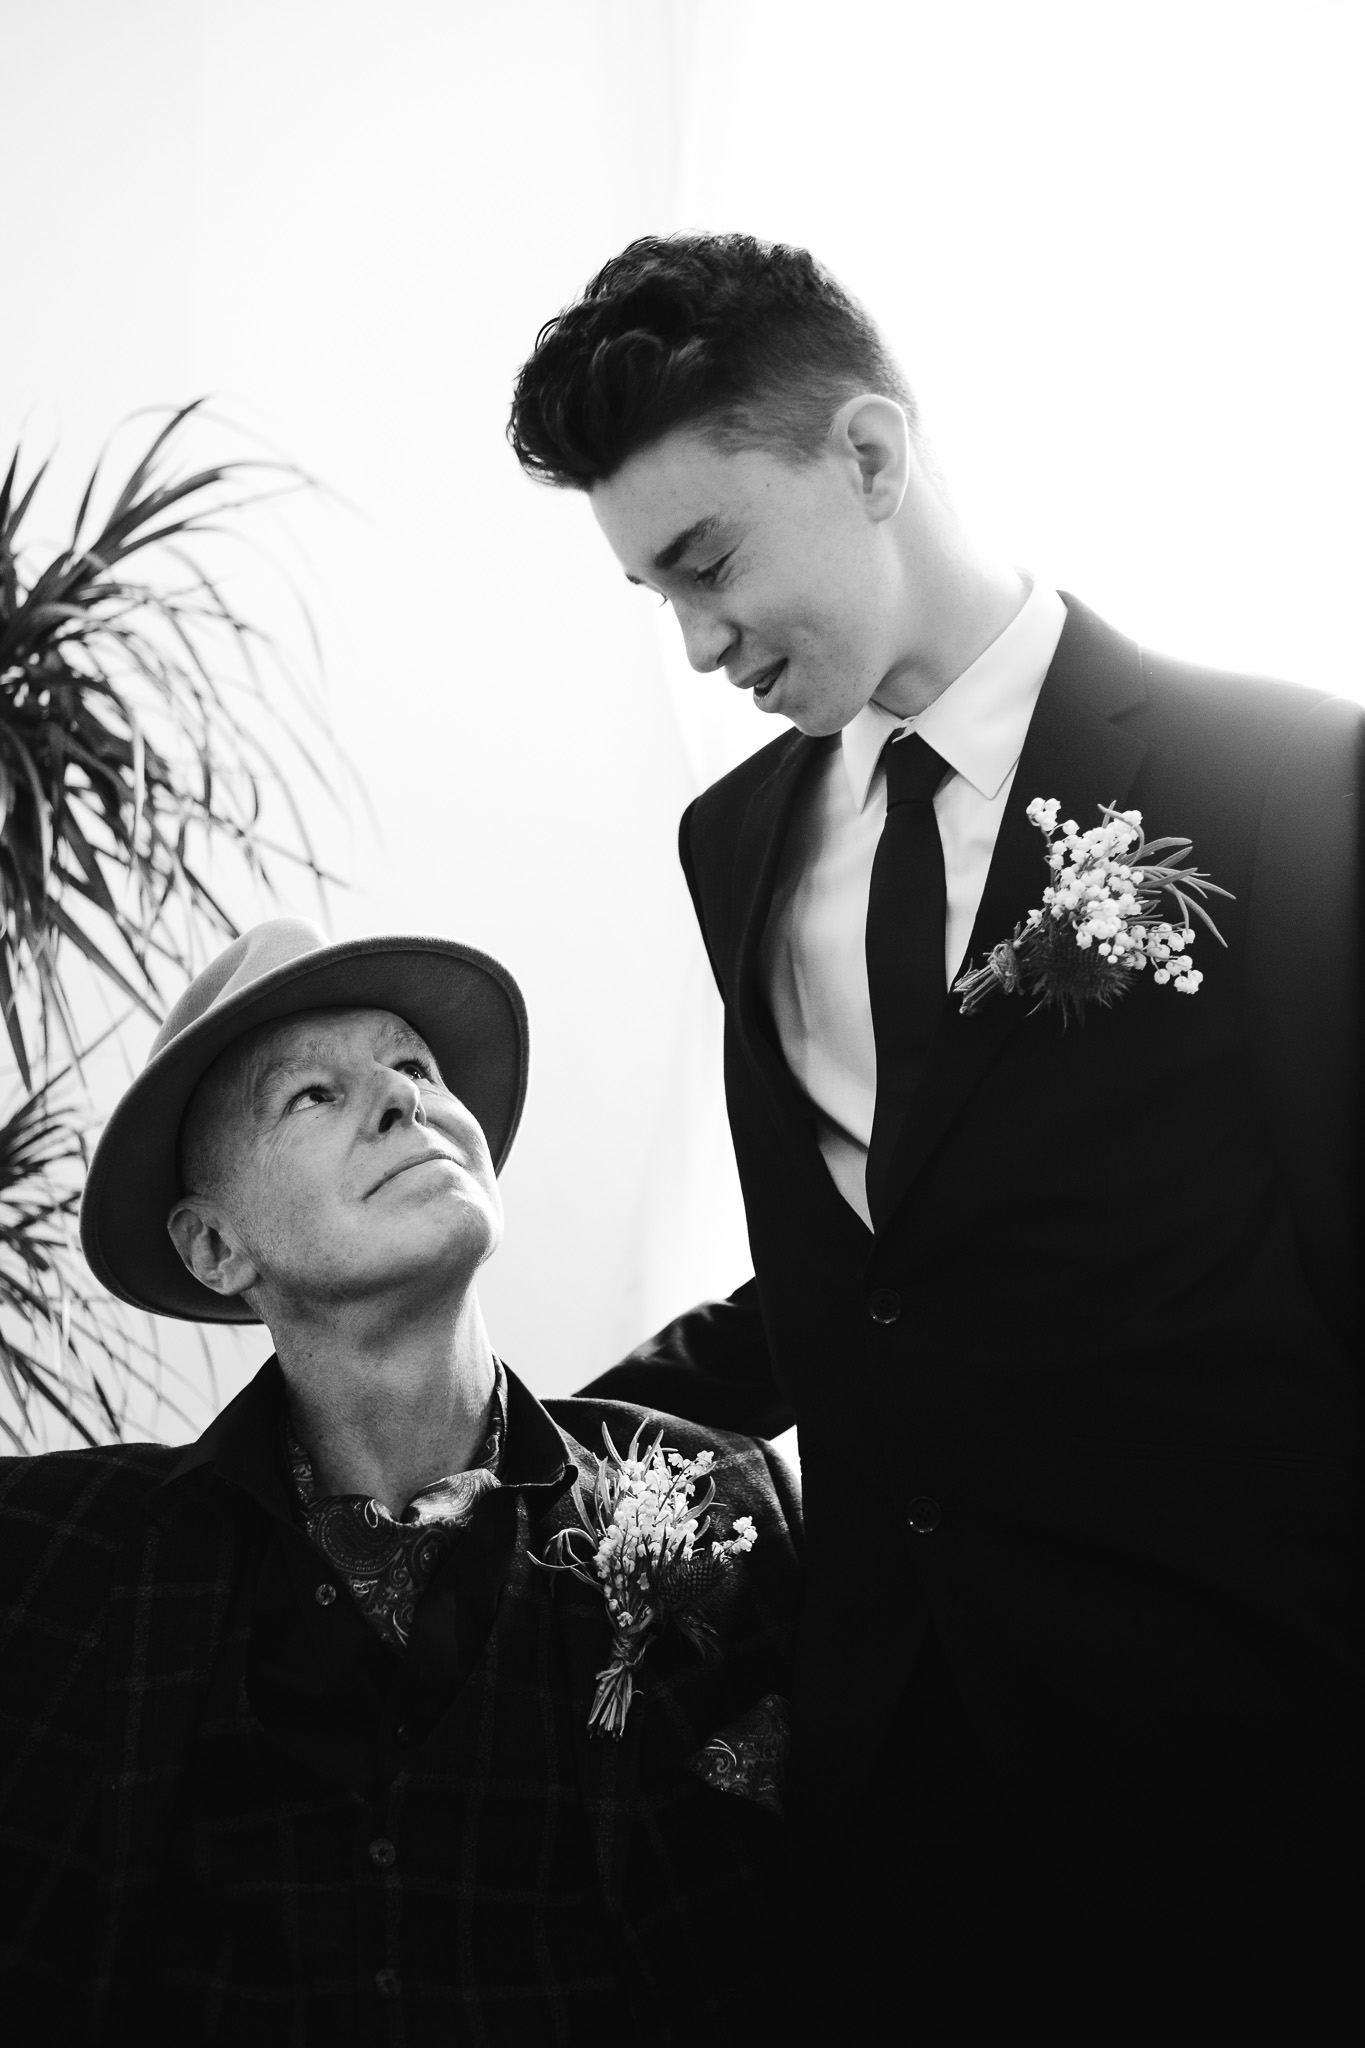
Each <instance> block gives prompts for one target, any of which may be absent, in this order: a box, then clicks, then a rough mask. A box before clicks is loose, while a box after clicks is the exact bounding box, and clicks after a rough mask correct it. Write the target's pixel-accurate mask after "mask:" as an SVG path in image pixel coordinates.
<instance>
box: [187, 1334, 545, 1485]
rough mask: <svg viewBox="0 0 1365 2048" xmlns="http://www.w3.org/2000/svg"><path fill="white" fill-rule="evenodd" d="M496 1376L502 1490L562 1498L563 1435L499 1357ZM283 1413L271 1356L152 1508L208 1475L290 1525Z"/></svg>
mask: <svg viewBox="0 0 1365 2048" xmlns="http://www.w3.org/2000/svg"><path fill="white" fill-rule="evenodd" d="M498 1373H499V1379H498V1388H499V1391H500V1392H501V1393H502V1394H503V1401H504V1410H503V1412H504V1416H505V1422H506V1434H505V1437H504V1440H503V1445H502V1469H501V1473H500V1480H501V1483H502V1485H503V1486H505V1487H512V1488H515V1489H517V1490H518V1491H521V1492H542V1493H545V1494H547V1495H550V1496H551V1497H554V1496H557V1495H558V1494H560V1493H563V1492H564V1491H565V1489H566V1488H567V1487H568V1486H570V1485H571V1484H572V1482H573V1480H574V1479H575V1478H576V1477H577V1471H578V1467H577V1464H576V1462H575V1460H574V1457H573V1454H572V1452H571V1451H570V1449H569V1448H568V1444H567V1442H566V1439H565V1437H564V1435H563V1434H562V1432H561V1431H560V1429H559V1428H558V1427H557V1425H556V1424H555V1423H554V1422H553V1421H552V1419H551V1418H550V1416H549V1415H548V1414H547V1413H546V1411H545V1410H544V1408H542V1407H541V1405H540V1403H539V1401H537V1399H536V1397H535V1395H534V1394H532V1393H531V1391H530V1390H529V1388H527V1387H525V1386H523V1385H522V1383H521V1381H520V1380H519V1379H518V1378H517V1376H516V1374H515V1373H514V1372H511V1371H510V1370H508V1368H507V1367H505V1366H504V1365H503V1364H502V1362H501V1360H499V1361H498ZM288 1412H289V1408H288V1397H287V1393H286V1390H285V1383H284V1374H283V1373H282V1372H281V1371H280V1366H279V1361H278V1359H276V1358H274V1357H271V1358H268V1359H267V1360H266V1362H265V1364H264V1365H263V1366H262V1367H261V1369H260V1371H259V1372H258V1373H257V1374H256V1376H255V1378H254V1379H252V1380H250V1381H249V1382H248V1384H247V1385H246V1386H245V1387H243V1389H242V1391H241V1393H240V1394H238V1395H237V1396H236V1398H235V1399H234V1400H232V1401H229V1403H228V1405H227V1407H226V1408H225V1409H224V1410H223V1412H222V1414H221V1415H218V1416H216V1417H215V1419H214V1420H213V1421H212V1422H211V1423H210V1424H209V1426H208V1428H207V1429H206V1430H205V1431H204V1433H203V1435H202V1436H201V1437H200V1438H199V1439H198V1440H197V1442H195V1443H192V1444H190V1445H189V1446H188V1448H187V1449H186V1450H185V1452H184V1454H183V1455H182V1456H181V1457H180V1458H179V1459H178V1461H177V1462H176V1464H175V1465H174V1466H173V1467H172V1468H171V1470H170V1472H169V1473H168V1474H167V1476H166V1478H165V1479H164V1480H163V1481H162V1483H161V1485H160V1486H159V1487H158V1488H157V1490H156V1493H155V1494H154V1495H153V1501H154V1502H155V1503H156V1505H157V1506H158V1507H167V1508H168V1507H170V1505H171V1504H172V1502H173V1501H174V1499H175V1497H176V1495H177V1494H178V1493H179V1492H180V1490H181V1488H182V1486H183V1484H184V1483H185V1482H186V1481H188V1480H190V1479H192V1478H193V1477H194V1475H195V1474H197V1473H202V1472H209V1473H212V1474H214V1475H215V1476H216V1477H217V1478H219V1479H221V1480H225V1481H226V1482H227V1484H228V1485H229V1486H235V1487H237V1488H238V1489H239V1490H240V1491H241V1492H243V1493H246V1494H247V1495H249V1496H250V1497H251V1499H253V1500H254V1501H256V1502H257V1504H258V1505H259V1506H261V1507H263V1508H265V1509H266V1511H267V1512H268V1513H270V1514H273V1515H275V1516H277V1517H278V1518H279V1519H281V1520H283V1521H287V1522H290V1523H292V1522H293V1521H294V1519H295V1500H296V1496H295V1492H294V1487H293V1483H292V1480H291V1476H290V1471H289V1463H288V1458H287V1455H286V1450H285V1421H286V1418H287V1416H288ZM551 1489H553V1493H552V1494H551ZM547 1504H548V1501H546V1502H543V1503H542V1505H547ZM153 1512H154V1513H155V1512H156V1507H154V1508H153Z"/></svg>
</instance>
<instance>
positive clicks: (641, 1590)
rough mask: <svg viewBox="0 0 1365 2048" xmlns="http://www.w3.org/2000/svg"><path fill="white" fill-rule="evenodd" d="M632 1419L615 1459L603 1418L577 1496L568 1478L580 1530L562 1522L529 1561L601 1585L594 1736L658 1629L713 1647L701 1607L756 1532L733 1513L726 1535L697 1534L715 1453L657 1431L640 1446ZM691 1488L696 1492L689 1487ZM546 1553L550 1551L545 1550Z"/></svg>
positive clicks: (621, 1721)
mask: <svg viewBox="0 0 1365 2048" xmlns="http://www.w3.org/2000/svg"><path fill="white" fill-rule="evenodd" d="M644 1429H645V1425H644V1424H643V1423H641V1425H640V1427H639V1429H637V1430H636V1432H635V1435H634V1436H633V1437H632V1438H631V1442H630V1449H629V1450H628V1451H627V1452H626V1454H625V1456H624V1457H623V1456H622V1455H621V1453H620V1452H619V1451H618V1450H617V1448H616V1446H615V1444H614V1443H613V1442H612V1440H611V1432H610V1431H609V1430H608V1428H607V1425H606V1424H605V1422H604V1423H603V1425H602V1439H603V1442H604V1443H605V1444H606V1447H607V1455H606V1457H605V1458H599V1459H598V1460H597V1479H596V1483H595V1484H594V1486H593V1488H592V1490H591V1492H590V1493H589V1494H588V1495H587V1497H586V1499H585V1497H584V1486H583V1482H582V1480H581V1479H580V1480H579V1481H578V1482H577V1483H576V1484H575V1486H574V1505H575V1507H576V1508H577V1510H578V1519H579V1522H580V1524H581V1525H582V1526H581V1527H579V1528H576V1529H574V1528H570V1529H561V1530H560V1531H559V1533H558V1535H556V1536H554V1537H552V1538H551V1540H550V1543H549V1545H548V1546H547V1555H546V1556H545V1557H544V1558H543V1559H539V1560H537V1561H538V1562H540V1563H543V1564H544V1565H546V1566H547V1567H548V1568H549V1570H551V1571H563V1572H572V1573H573V1575H574V1577H575V1578H577V1579H581V1580H582V1581H583V1583H584V1585H585V1586H593V1587H596V1588H598V1589H600V1591H601V1593H602V1596H603V1598H604V1600H605V1602H606V1608H607V1618H608V1620H609V1622H610V1624H611V1661H610V1663H609V1664H608V1665H607V1666H606V1668H605V1670H602V1671H599V1672H598V1673H597V1693H596V1697H595V1698H594V1700H593V1703H592V1712H591V1713H590V1714H589V1716H588V1727H589V1729H592V1730H595V1731H596V1732H597V1733H598V1734H599V1735H614V1736H618V1737H619V1735H620V1733H621V1731H622V1729H623V1728H624V1727H625V1725H626V1715H627V1714H628V1713H629V1711H630V1702H631V1695H632V1693H633V1691H634V1684H635V1680H634V1674H635V1672H636V1671H637V1669H638V1668H639V1665H640V1660H641V1659H642V1657H643V1656H644V1654H645V1651H646V1650H647V1649H648V1648H649V1646H650V1644H651V1642H653V1640H654V1638H655V1637H656V1636H657V1635H658V1634H659V1632H660V1630H661V1629H662V1628H663V1627H664V1626H665V1625H666V1624H668V1623H672V1625H673V1626H674V1627H675V1628H677V1629H678V1630H679V1631H680V1632H681V1634H682V1635H684V1636H685V1637H686V1638H687V1640H688V1642H690V1643H691V1644H693V1645H694V1647H695V1648H696V1649H698V1650H699V1651H700V1652H701V1654H702V1655H703V1656H704V1657H711V1656H714V1655H715V1654H716V1650H717V1647H718V1646H717V1642H716V1634H715V1630H714V1629H713V1628H712V1627H711V1624H710V1622H709V1621H708V1620H707V1618H706V1608H707V1605H708V1603H709V1602H710V1600H711V1598H712V1596H713V1595H714V1594H715V1592H716V1589H717V1587H718V1586H719V1585H720V1582H721V1580H722V1579H723V1578H724V1577H725V1576H726V1574H727V1573H728V1572H729V1571H730V1570H731V1569H732V1568H733V1565H734V1561H735V1559H736V1558H737V1557H742V1556H743V1555H744V1553H745V1552H746V1551H748V1550H752V1549H753V1547H754V1544H755V1543H756V1542H757V1540H758V1531H757V1530H756V1529H755V1527H754V1525H753V1521H752V1519H751V1518H750V1516H748V1515H741V1516H739V1518H738V1520H737V1521H736V1522H735V1523H734V1534H733V1535H732V1536H731V1537H730V1538H729V1540H728V1541H725V1542H721V1541H718V1540H715V1539H713V1540H712V1541H711V1542H710V1543H708V1542H706V1540H705V1539H706V1537H707V1535H708V1533H709V1531H710V1529H711V1523H712V1516H711V1512H710V1511H711V1509H712V1507H713V1506H714V1504H715V1498H716V1488H715V1482H714V1480H712V1478H711V1477H710V1472H711V1467H712V1465H713V1464H714V1463H715V1453H714V1451H699V1452H698V1454H697V1456H696V1457H695V1458H684V1457H683V1456H682V1455H681V1453H680V1452H678V1451H666V1450H665V1449H664V1444H663V1432H662V1431H660V1432H659V1434H658V1435H657V1436H656V1437H655V1438H654V1440H653V1442H652V1443H649V1444H646V1446H645V1447H644V1449H643V1450H641V1448H640V1438H641V1436H642V1435H643V1434H644ZM698 1486H700V1487H701V1489H702V1491H701V1493H700V1495H699V1497H698V1498H697V1499H695V1500H694V1499H693V1497H692V1496H693V1493H694V1491H695V1490H696V1488H697V1487H698ZM551 1552H555V1553H557V1555H550V1554H549V1553H551Z"/></svg>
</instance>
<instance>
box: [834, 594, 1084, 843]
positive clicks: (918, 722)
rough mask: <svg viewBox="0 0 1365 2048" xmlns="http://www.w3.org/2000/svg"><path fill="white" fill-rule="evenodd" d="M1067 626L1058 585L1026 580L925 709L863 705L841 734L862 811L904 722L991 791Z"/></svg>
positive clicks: (1009, 763)
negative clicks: (987, 637)
mask: <svg viewBox="0 0 1365 2048" xmlns="http://www.w3.org/2000/svg"><path fill="white" fill-rule="evenodd" d="M1065 624H1066V606H1065V605H1064V604H1063V603H1062V600H1061V598H1060V597H1059V596H1058V595H1057V593H1056V591H1055V590H1052V589H1049V588H1048V586H1047V585H1046V584H1042V583H1037V582H1033V581H1031V580H1030V588H1029V593H1028V596H1027V597H1026V598H1025V599H1024V602H1023V604H1022V606H1021V607H1020V609H1019V610H1018V611H1017V612H1016V613H1015V615H1014V617H1013V618H1012V619H1011V620H1010V622H1009V624H1008V625H1007V626H1006V627H1005V629H1004V631H1003V632H1002V633H998V634H997V635H996V637H995V639H994V640H992V642H991V644H990V646H989V647H987V648H986V649H985V651H984V652H983V653H981V654H978V656H977V658H976V660H975V661H974V662H973V663H972V664H971V666H970V668H965V669H964V670H963V671H962V674H961V675H960V676H958V677H957V678H956V680H955V681H954V682H951V683H950V684H949V685H948V688H947V689H946V690H944V691H943V693H942V695H941V696H938V697H935V699H934V701H933V703H932V704H931V705H930V706H929V708H928V710H927V711H921V712H920V713H919V715H918V717H915V718H901V717H898V716H897V714H896V713H895V712H894V711H886V710H884V709H883V708H882V706H881V705H880V704H865V705H864V706H863V709H862V710H861V711H860V712H858V714H857V716H856V717H854V718H852V719H850V720H849V723H848V724H847V725H846V726H845V727H844V729H843V732H842V733H841V734H840V736H839V737H840V740H841V742H842V750H843V763H844V771H845V773H846V774H847V776H848V784H849V789H850V791H851V793H852V796H853V801H854V804H855V805H856V806H857V808H858V809H859V810H860V811H861V810H863V809H864V808H865V806H866V804H867V798H868V792H869V791H870V789H871V787H872V778H873V776H874V774H875V773H876V768H877V763H878V761H879V760H880V759H881V754H882V748H883V747H884V746H885V744H886V742H887V740H888V739H889V738H890V736H891V734H892V733H893V732H898V731H900V730H901V729H902V728H905V729H908V730H909V731H912V732H918V733H920V734H921V735H922V736H923V738H924V739H925V740H926V741H927V742H928V744H929V745H930V746H931V747H932V748H933V749H934V752H935V753H936V754H941V755H942V756H943V759H944V760H945V761H946V762H947V763H948V765H949V767H950V768H954V769H956V771H957V773H958V774H959V775H961V776H963V777H964V778H965V779H966V780H967V781H968V782H970V783H971V785H972V787H973V788H974V789H976V790H978V791H979V792H980V794H981V795H982V796H983V797H987V798H990V797H993V796H995V795H996V793H997V792H998V790H999V788H1000V786H1001V784H1002V783H1003V782H1004V780H1005V777H1006V776H1007V775H1008V774H1009V772H1010V770H1011V769H1012V768H1013V766H1014V764H1015V762H1016V761H1017V760H1018V759H1019V755H1020V753H1021V752H1022V750H1023V745H1024V735H1025V733H1026V732H1027V731H1028V724H1029V720H1030V718H1031V717H1032V716H1033V707H1034V705H1035V704H1036V703H1037V701H1038V692H1039V691H1040V690H1041V689H1042V687H1043V679H1044V677H1045V676H1046V674H1047V672H1048V669H1049V667H1050V666H1051V662H1052V657H1053V655H1054V654H1055V653H1056V651H1057V642H1058V641H1059V640H1060V638H1061V636H1062V627H1063V626H1064V625H1065Z"/></svg>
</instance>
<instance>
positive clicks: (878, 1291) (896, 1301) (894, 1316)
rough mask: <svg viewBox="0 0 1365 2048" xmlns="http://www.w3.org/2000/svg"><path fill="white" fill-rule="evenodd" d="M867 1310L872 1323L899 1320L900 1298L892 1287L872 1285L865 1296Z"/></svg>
mask: <svg viewBox="0 0 1365 2048" xmlns="http://www.w3.org/2000/svg"><path fill="white" fill-rule="evenodd" d="M867 1312H868V1314H869V1315H870V1316H871V1318H872V1320H873V1322H874V1323H895V1322H899V1321H900V1313H901V1298H900V1296H899V1295H898V1294H897V1292H896V1290H895V1288H894V1287H874V1288H873V1290H872V1292H871V1294H869V1295H868V1297H867Z"/></svg>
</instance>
